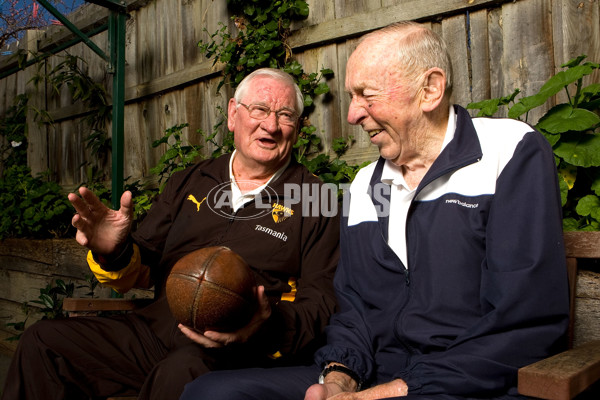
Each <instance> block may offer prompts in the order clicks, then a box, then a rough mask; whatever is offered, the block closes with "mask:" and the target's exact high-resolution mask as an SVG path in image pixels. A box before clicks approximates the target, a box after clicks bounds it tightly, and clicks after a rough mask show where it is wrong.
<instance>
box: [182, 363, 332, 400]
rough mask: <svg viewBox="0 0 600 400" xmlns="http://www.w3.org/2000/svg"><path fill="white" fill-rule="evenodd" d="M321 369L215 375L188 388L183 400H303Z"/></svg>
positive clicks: (208, 376) (289, 368) (216, 372)
mask: <svg viewBox="0 0 600 400" xmlns="http://www.w3.org/2000/svg"><path fill="white" fill-rule="evenodd" d="M320 373H321V368H319V367H317V366H316V365H313V366H309V367H286V368H268V369H263V368H250V369H240V370H234V371H214V372H211V373H208V374H206V375H203V376H201V377H199V378H197V379H196V380H194V381H193V382H191V383H188V384H187V385H186V386H185V390H184V391H183V395H182V396H181V398H180V400H303V399H304V393H305V392H306V389H308V387H309V386H310V385H313V384H315V383H317V381H318V380H319V374H320Z"/></svg>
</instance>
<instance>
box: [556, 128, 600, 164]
mask: <svg viewBox="0 0 600 400" xmlns="http://www.w3.org/2000/svg"><path fill="white" fill-rule="evenodd" d="M554 154H556V155H557V156H559V157H561V158H562V159H563V160H565V161H566V162H568V163H569V164H573V165H576V166H578V167H597V166H600V134H588V133H583V132H574V133H572V134H570V135H563V136H562V137H561V139H560V142H559V144H558V145H557V146H556V147H555V148H554Z"/></svg>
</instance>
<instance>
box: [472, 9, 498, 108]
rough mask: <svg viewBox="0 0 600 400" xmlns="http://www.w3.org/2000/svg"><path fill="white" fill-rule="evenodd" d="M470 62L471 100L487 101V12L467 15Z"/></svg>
mask: <svg viewBox="0 0 600 400" xmlns="http://www.w3.org/2000/svg"><path fill="white" fill-rule="evenodd" d="M469 21H470V24H469V26H470V29H469V43H470V52H469V53H470V57H469V58H470V60H471V78H470V81H471V99H472V101H481V100H485V99H489V98H490V95H491V91H490V69H491V67H492V66H491V65H490V53H489V47H488V11H487V10H481V11H476V12H473V13H470V14H469Z"/></svg>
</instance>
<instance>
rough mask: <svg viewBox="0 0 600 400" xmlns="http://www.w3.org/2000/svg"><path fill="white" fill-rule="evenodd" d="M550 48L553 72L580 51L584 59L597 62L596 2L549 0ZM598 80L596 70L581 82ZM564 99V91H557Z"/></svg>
mask: <svg viewBox="0 0 600 400" xmlns="http://www.w3.org/2000/svg"><path fill="white" fill-rule="evenodd" d="M552 26H553V43H554V46H553V49H554V59H555V60H556V61H555V63H556V72H558V71H560V70H562V69H561V68H560V66H561V65H562V64H564V63H566V62H567V61H569V60H570V59H572V58H575V57H578V56H580V55H582V54H585V55H587V56H588V58H587V60H586V61H592V62H596V63H597V62H600V3H598V2H597V1H596V2H593V1H570V0H553V1H552ZM598 81H600V71H598V70H596V71H595V72H594V73H593V74H592V75H590V76H588V77H586V78H585V79H584V85H589V84H590V83H593V82H598ZM557 97H558V101H559V102H564V101H566V93H564V91H561V92H560V93H558V95H557Z"/></svg>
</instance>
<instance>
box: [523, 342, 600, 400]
mask: <svg viewBox="0 0 600 400" xmlns="http://www.w3.org/2000/svg"><path fill="white" fill-rule="evenodd" d="M518 379H519V383H518V389H519V393H520V394H522V395H525V396H532V397H537V398H541V399H550V400H569V399H572V398H573V397H575V396H576V395H577V394H579V393H581V392H582V391H584V390H585V389H587V388H588V387H589V386H590V385H592V384H593V383H594V382H596V381H597V380H598V379H600V340H596V341H592V342H588V343H585V344H582V345H580V346H577V347H575V348H573V349H571V350H567V351H565V352H563V353H560V354H557V355H555V356H552V357H549V358H546V359H544V360H541V361H538V362H536V363H534V364H531V365H528V366H525V367H523V368H520V369H519V378H518Z"/></svg>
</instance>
